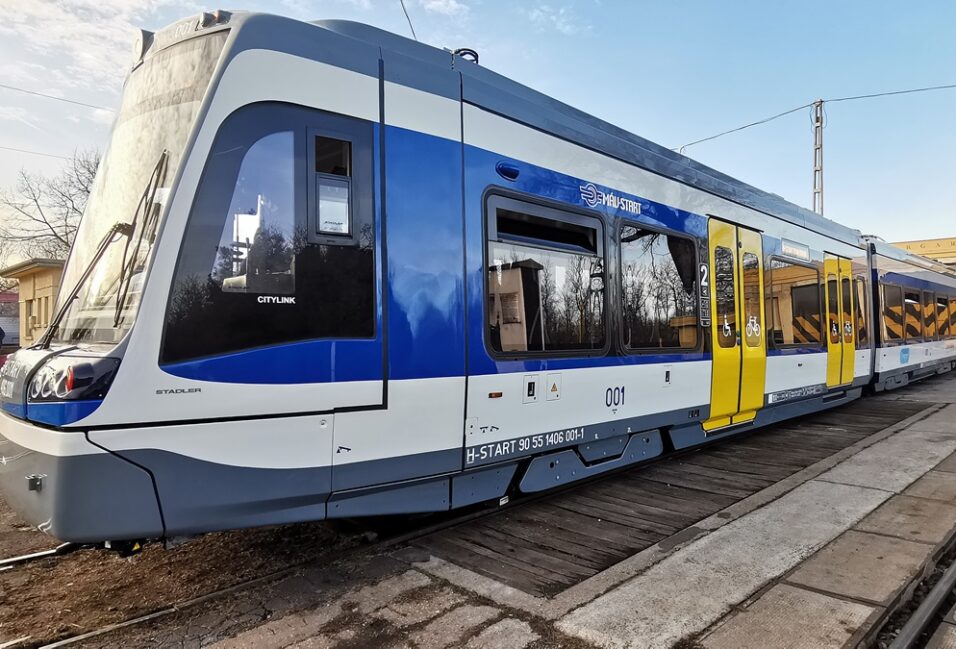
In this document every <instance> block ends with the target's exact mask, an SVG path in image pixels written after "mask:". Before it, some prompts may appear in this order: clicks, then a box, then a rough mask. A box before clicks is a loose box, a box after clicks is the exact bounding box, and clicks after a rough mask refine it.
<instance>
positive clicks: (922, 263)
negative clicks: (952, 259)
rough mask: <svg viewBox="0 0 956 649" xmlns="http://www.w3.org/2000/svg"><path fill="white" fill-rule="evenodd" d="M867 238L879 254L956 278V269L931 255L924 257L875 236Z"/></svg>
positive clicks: (874, 250)
mask: <svg viewBox="0 0 956 649" xmlns="http://www.w3.org/2000/svg"><path fill="white" fill-rule="evenodd" d="M866 239H867V241H868V242H869V243H870V244H871V245H872V246H873V252H875V253H876V254H878V255H883V256H884V257H888V258H890V259H895V260H896V261H902V262H905V263H907V264H909V265H911V266H916V267H918V268H921V269H922V270H927V271H932V272H934V273H939V274H941V275H947V276H948V277H950V278H953V279H956V271H954V270H953V269H952V268H950V267H949V266H947V265H946V264H942V263H940V262H938V261H936V260H934V259H930V258H929V257H923V256H922V255H914V254H913V253H911V252H908V251H906V250H903V249H902V248H899V247H897V246H894V245H893V244H891V243H886V242H885V241H881V240H879V239H876V238H875V237H866Z"/></svg>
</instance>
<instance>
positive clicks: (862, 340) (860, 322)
mask: <svg viewBox="0 0 956 649" xmlns="http://www.w3.org/2000/svg"><path fill="white" fill-rule="evenodd" d="M853 288H854V295H855V298H856V299H854V301H853V311H854V312H855V320H856V348H857V349H863V348H865V347H866V346H867V345H869V344H870V338H869V336H870V332H869V328H868V327H867V323H866V314H867V313H868V311H867V310H866V306H867V303H868V302H869V300H867V299H866V280H865V279H863V277H862V276H860V275H857V276H856V277H855V278H853Z"/></svg>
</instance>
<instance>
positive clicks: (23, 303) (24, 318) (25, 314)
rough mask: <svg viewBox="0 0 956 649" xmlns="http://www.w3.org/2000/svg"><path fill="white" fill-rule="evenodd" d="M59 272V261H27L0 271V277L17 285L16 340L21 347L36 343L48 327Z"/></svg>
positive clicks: (58, 281)
mask: <svg viewBox="0 0 956 649" xmlns="http://www.w3.org/2000/svg"><path fill="white" fill-rule="evenodd" d="M62 273H63V262H62V261H60V260H59V259H28V260H26V261H22V262H20V263H19V264H14V265H13V266H8V267H7V268H4V269H3V270H0V277H4V278H7V279H15V280H18V281H19V282H20V296H19V320H20V328H19V334H18V337H19V343H20V346H21V347H26V346H28V345H32V344H33V343H34V342H36V340H37V338H39V337H40V335H41V334H42V333H43V332H44V331H45V330H46V328H47V325H49V324H50V318H52V317H53V303H54V302H55V301H56V293H57V291H58V290H59V288H60V276H61V275H62ZM4 329H6V327H4ZM8 335H9V334H8Z"/></svg>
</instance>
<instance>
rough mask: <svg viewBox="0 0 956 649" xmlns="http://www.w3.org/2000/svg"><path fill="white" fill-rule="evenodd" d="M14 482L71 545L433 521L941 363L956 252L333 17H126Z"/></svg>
mask: <svg viewBox="0 0 956 649" xmlns="http://www.w3.org/2000/svg"><path fill="white" fill-rule="evenodd" d="M134 59H135V61H134V63H133V66H132V69H131V72H130V74H129V76H128V79H127V81H126V84H125V88H124V93H123V99H122V105H121V108H120V110H119V113H118V117H117V120H116V123H115V126H114V128H113V131H112V135H111V141H110V144H109V148H108V151H107V153H106V155H105V157H104V159H103V162H102V165H101V167H100V170H99V173H98V174H97V179H96V183H95V187H94V189H93V192H92V195H91V197H90V199H89V203H88V206H87V209H86V212H85V214H84V216H83V219H82V222H81V224H80V227H79V232H78V234H77V237H76V242H75V244H74V246H73V249H72V252H71V254H70V258H69V261H68V263H67V265H66V268H65V271H64V274H63V278H62V283H61V285H62V288H61V293H60V295H59V298H58V310H57V311H56V313H55V315H54V317H53V318H51V321H50V323H49V327H48V329H47V330H46V333H45V334H44V336H43V337H42V339H41V340H40V341H39V342H38V343H37V344H36V345H34V346H33V347H31V348H29V349H24V350H21V351H19V352H17V353H16V354H15V355H13V356H12V357H11V358H10V360H9V361H8V362H7V363H6V364H5V365H4V366H3V368H2V374H0V405H2V415H0V435H2V437H0V489H2V496H3V498H4V499H5V500H6V501H7V502H8V503H9V504H10V505H11V506H12V507H14V508H15V509H16V510H17V511H18V512H19V513H20V514H21V515H22V516H24V517H25V518H26V519H27V520H28V521H30V522H31V523H32V524H34V525H36V526H38V527H39V528H40V529H42V530H45V531H47V532H48V533H50V534H52V535H54V536H56V537H59V538H61V539H66V540H71V541H77V542H102V541H111V542H122V541H126V540H132V539H162V538H166V539H169V538H174V537H179V536H185V535H193V534H197V533H201V532H206V531H212V530H220V529H226V528H241V527H250V526H258V525H267V524H277V523H288V522H294V521H305V520H318V519H324V518H335V517H355V516H367V515H384V514H409V513H415V512H434V511H441V510H447V509H451V508H458V507H463V506H467V505H471V504H475V503H479V502H484V501H492V502H494V501H496V500H497V501H501V500H502V499H504V498H506V497H509V496H510V495H511V494H514V493H518V492H536V491H541V490H545V489H548V488H551V487H554V486H556V485H563V484H567V483H569V482H572V481H575V480H579V479H582V478H587V477H590V476H594V475H597V474H599V473H602V472H605V471H609V470H613V469H617V468H620V467H624V466H632V465H636V464H638V463H640V462H644V461H647V460H650V459H651V458H654V457H657V456H660V455H662V454H664V453H667V452H670V451H673V450H675V449H685V448H689V447H692V446H695V445H699V444H703V443H706V442H709V441H711V440H716V439H720V438H723V437H727V436H731V435H734V434H738V433H741V432H745V431H749V430H753V429H754V428H755V427H759V426H765V425H767V424H770V423H772V422H778V421H781V420H784V419H787V418H790V417H795V416H799V415H803V414H805V413H811V412H814V411H819V410H822V409H825V408H830V407H833V406H836V405H839V404H842V403H846V402H848V401H850V400H853V399H856V398H858V397H860V396H861V393H862V391H863V389H864V388H870V389H875V390H883V389H887V388H893V387H897V386H900V385H905V384H906V383H908V382H910V381H912V380H914V379H917V378H920V377H922V376H926V375H929V374H934V373H941V372H944V371H948V370H950V369H952V368H953V366H954V364H956V337H954V334H956V275H954V274H953V273H951V272H949V271H948V270H947V269H946V268H945V267H944V266H941V265H939V264H936V263H933V262H931V261H929V260H927V259H924V258H920V257H917V256H913V255H910V254H907V253H905V252H904V251H901V250H899V249H897V248H894V247H893V246H890V245H887V244H885V243H882V242H881V241H880V240H877V239H875V238H871V237H864V236H862V235H861V233H860V232H858V231H856V230H853V229H850V228H847V227H844V226H841V225H839V224H837V223H835V222H832V221H830V220H826V219H824V218H823V217H821V216H819V215H817V214H815V213H813V212H809V211H807V210H805V209H802V208H800V207H797V206H796V205H793V204H790V203H788V202H786V201H785V200H783V199H782V198H780V197H778V196H776V195H773V194H769V193H766V192H763V191H760V190H758V189H755V188H753V187H751V186H748V185H746V184H744V183H742V182H739V181H737V180H734V179H733V178H730V177H728V176H726V175H724V174H721V173H720V172H717V171H715V170H713V169H710V168H708V167H706V166H704V165H702V164H700V163H697V162H695V161H693V160H691V159H688V158H686V157H683V156H681V155H678V154H676V153H674V152H672V151H670V150H668V149H666V148H663V147H660V146H658V145H656V144H653V143H651V142H648V141H646V140H644V139H642V138H640V137H637V136H635V135H632V134H630V133H627V132H625V131H623V130H621V129H619V128H616V127H614V126H612V125H610V124H607V123H604V122H602V121H600V120H598V119H596V118H594V117H591V116H589V115H586V114H584V113H582V112H579V111H577V110H575V109H573V108H570V107H569V106H567V105H564V104H562V103H559V102H557V101H555V100H553V99H551V98H549V97H547V96H545V95H543V94H540V93H538V92H535V91H533V90H530V89H528V88H527V87H524V86H521V85H519V84H517V83H515V82H513V81H510V80H509V79H507V78H505V77H503V76H500V75H498V74H495V73H493V72H491V71H489V70H487V69H485V68H483V67H481V66H480V65H479V64H478V63H477V61H475V60H474V57H473V56H468V55H466V54H463V53H461V52H459V53H453V52H449V51H444V50H440V49H437V48H433V47H430V46H427V45H424V44H420V43H417V42H414V41H410V40H408V39H405V38H402V37H399V36H396V35H394V34H391V33H388V32H385V31H381V30H378V29H375V28H372V27H369V26H366V25H362V24H357V23H352V22H345V21H320V22H316V23H305V22H299V21H294V20H290V19H286V18H280V17H275V16H270V15H260V14H246V13H227V12H215V13H206V14H202V15H200V16H198V17H194V18H190V19H187V20H183V21H181V22H178V23H176V24H174V25H172V26H171V27H169V28H167V29H165V30H162V31H159V32H157V33H148V32H144V33H143V35H142V38H141V39H140V40H139V42H138V43H137V45H136V48H135V52H134Z"/></svg>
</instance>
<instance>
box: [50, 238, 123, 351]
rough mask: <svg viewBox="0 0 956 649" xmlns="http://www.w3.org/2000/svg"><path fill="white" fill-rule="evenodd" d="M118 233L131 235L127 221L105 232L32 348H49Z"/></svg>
mask: <svg viewBox="0 0 956 649" xmlns="http://www.w3.org/2000/svg"><path fill="white" fill-rule="evenodd" d="M118 234H119V235H122V236H124V237H131V236H132V235H133V228H132V226H131V225H130V224H129V223H114V224H113V227H111V228H110V229H109V231H108V232H107V233H106V236H105V237H103V239H102V240H101V241H100V244H99V246H97V248H96V252H95V253H94V254H93V257H92V258H91V259H90V263H88V264H87V265H86V268H85V269H84V270H83V274H82V275H80V278H79V279H78V280H76V285H75V286H74V287H73V290H71V291H70V294H69V295H67V296H66V299H65V300H63V304H61V305H60V308H59V309H57V310H56V314H55V315H54V316H53V320H51V321H50V326H49V327H47V330H46V331H45V332H43V336H41V337H40V340H38V341H37V344H36V345H34V346H33V349H49V347H50V341H51V340H53V336H54V335H55V334H56V330H57V329H58V328H59V327H60V323H61V322H63V318H64V316H66V312H67V311H69V309H70V305H71V304H72V303H73V300H75V299H76V297H77V296H78V295H79V294H80V289H81V288H83V284H85V283H86V280H87V279H89V277H90V275H92V274H93V271H94V270H95V269H96V264H97V263H99V261H100V259H101V258H102V257H103V255H104V254H105V253H106V251H107V249H109V247H110V246H111V245H112V244H113V242H114V241H116V235H118Z"/></svg>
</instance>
